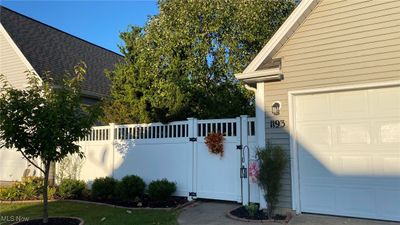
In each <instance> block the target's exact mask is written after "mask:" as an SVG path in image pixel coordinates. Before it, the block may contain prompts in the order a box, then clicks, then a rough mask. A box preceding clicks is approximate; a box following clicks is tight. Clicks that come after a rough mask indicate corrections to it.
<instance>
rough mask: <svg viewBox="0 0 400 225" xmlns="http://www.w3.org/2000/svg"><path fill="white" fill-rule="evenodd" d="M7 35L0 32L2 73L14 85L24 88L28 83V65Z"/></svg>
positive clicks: (0, 70) (0, 67)
mask: <svg viewBox="0 0 400 225" xmlns="http://www.w3.org/2000/svg"><path fill="white" fill-rule="evenodd" d="M5 35H6V34H4V33H3V32H0V74H3V75H4V76H5V77H6V79H7V81H8V82H10V84H11V85H13V86H14V87H16V88H20V89H23V88H25V87H26V85H27V80H26V74H25V71H27V70H28V67H27V66H26V65H25V64H24V62H23V61H22V60H21V58H20V57H19V55H18V54H17V52H16V51H15V49H14V48H13V47H12V45H11V44H10V43H9V41H8V40H7V39H6V36H5Z"/></svg>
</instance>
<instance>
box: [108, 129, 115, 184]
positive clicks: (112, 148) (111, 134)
mask: <svg viewBox="0 0 400 225" xmlns="http://www.w3.org/2000/svg"><path fill="white" fill-rule="evenodd" d="M109 135H110V136H108V141H109V143H110V149H111V151H112V167H111V171H112V173H111V176H112V177H114V170H115V165H114V164H115V149H114V138H115V123H110V132H109Z"/></svg>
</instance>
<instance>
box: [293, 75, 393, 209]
mask: <svg viewBox="0 0 400 225" xmlns="http://www.w3.org/2000/svg"><path fill="white" fill-rule="evenodd" d="M396 86H400V80H396V81H389V82H379V83H368V84H357V85H344V86H335V87H329V88H315V89H307V90H301V91H289V92H288V101H289V132H290V158H291V161H290V167H291V181H292V207H293V210H295V211H296V213H297V214H300V213H301V207H300V206H301V204H300V201H301V199H300V174H299V162H298V160H299V159H298V150H297V145H296V137H295V136H294V134H295V130H296V127H295V124H296V121H295V118H296V116H295V113H296V110H295V97H296V96H300V95H307V94H315V93H328V92H340V91H349V90H363V89H369V88H384V87H396Z"/></svg>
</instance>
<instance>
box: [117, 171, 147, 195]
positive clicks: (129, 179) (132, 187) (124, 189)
mask: <svg viewBox="0 0 400 225" xmlns="http://www.w3.org/2000/svg"><path fill="white" fill-rule="evenodd" d="M145 187H146V184H145V183H144V181H143V179H142V178H140V177H139V176H135V175H127V176H124V177H123V178H122V180H121V181H120V182H118V184H117V189H116V190H117V195H118V197H119V198H121V199H123V200H131V201H133V200H135V198H137V197H139V198H140V197H142V195H143V194H144V189H145Z"/></svg>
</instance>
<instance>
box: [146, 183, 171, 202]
mask: <svg viewBox="0 0 400 225" xmlns="http://www.w3.org/2000/svg"><path fill="white" fill-rule="evenodd" d="M175 191H176V184H175V183H174V182H170V181H168V180H167V179H162V180H155V181H152V182H151V183H150V184H149V189H148V193H149V196H150V198H151V199H153V200H157V201H164V200H166V199H167V198H168V197H169V196H171V195H172V194H173V193H174V192H175Z"/></svg>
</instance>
